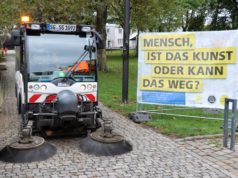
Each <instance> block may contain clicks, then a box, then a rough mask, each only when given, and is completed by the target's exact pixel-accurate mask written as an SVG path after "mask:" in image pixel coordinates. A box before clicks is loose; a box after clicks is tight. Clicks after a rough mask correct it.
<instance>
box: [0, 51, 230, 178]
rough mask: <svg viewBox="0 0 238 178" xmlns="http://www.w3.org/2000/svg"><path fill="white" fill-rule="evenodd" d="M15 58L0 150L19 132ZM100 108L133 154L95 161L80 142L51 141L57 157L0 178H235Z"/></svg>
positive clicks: (3, 171) (2, 169) (9, 168)
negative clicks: (83, 149)
mask: <svg viewBox="0 0 238 178" xmlns="http://www.w3.org/2000/svg"><path fill="white" fill-rule="evenodd" d="M13 57H14V56H13V55H10V56H8V63H7V64H8V72H7V73H5V74H4V76H5V78H4V79H3V82H6V84H5V88H6V90H7V93H6V94H5V103H6V104H5V107H4V113H3V114H2V115H1V117H0V119H1V120H0V123H2V122H3V123H4V124H3V125H4V127H3V129H2V130H4V131H1V139H0V146H4V144H6V143H7V142H8V140H11V138H13V137H15V136H16V134H17V132H16V130H17V129H18V128H19V117H18V116H17V114H16V107H15V106H16V104H15V102H16V101H15V98H14V81H13V80H14V79H13V78H14V77H13V76H14V74H13V73H12V72H13V71H12V70H13V68H14V67H12V66H13V65H14V62H13ZM1 82H2V81H1ZM101 108H102V110H103V114H104V116H105V117H110V118H113V120H114V125H115V127H116V128H117V130H118V131H119V132H120V133H122V134H123V135H124V136H125V137H126V138H127V140H128V141H129V142H130V143H131V144H132V145H133V151H131V152H130V153H128V154H124V155H120V156H114V157H96V156H90V155H87V154H84V153H82V152H81V151H80V149H79V147H78V143H79V140H80V138H61V139H51V140H48V141H49V142H50V143H52V144H54V145H55V146H56V147H57V154H56V155H54V156H53V157H52V158H50V159H48V160H47V161H42V162H34V163H28V164H11V163H4V162H0V177H81V178H84V177H100V178H101V177H141V178H146V177H151V178H154V177H158V178H159V177H163V178H166V177H167V178H171V177H174V178H179V177H180V178H181V177H188V178H189V177H190V178H197V177H204V178H209V177H212V178H217V177H221V178H227V177H235V176H232V175H231V174H230V173H229V172H227V171H226V170H225V169H223V168H222V166H219V165H215V164H214V163H213V162H211V161H209V160H206V159H204V157H202V156H200V155H198V154H196V153H194V152H192V151H190V150H189V149H187V148H184V147H182V146H181V144H179V143H176V142H175V141H173V140H171V139H169V138H167V137H165V136H162V135H161V134H158V133H156V132H154V131H153V130H150V129H145V128H142V127H141V126H140V125H137V124H135V123H132V122H131V121H129V120H127V119H126V118H124V117H122V116H120V115H119V114H117V113H114V112H112V111H111V110H110V109H108V108H106V107H104V106H101ZM5 134H6V135H5Z"/></svg>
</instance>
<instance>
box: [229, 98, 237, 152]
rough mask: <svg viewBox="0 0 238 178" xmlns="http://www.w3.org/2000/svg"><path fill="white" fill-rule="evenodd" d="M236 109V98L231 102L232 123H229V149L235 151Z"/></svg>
mask: <svg viewBox="0 0 238 178" xmlns="http://www.w3.org/2000/svg"><path fill="white" fill-rule="evenodd" d="M236 109H237V100H233V102H232V121H231V122H232V123H231V145H230V150H233V151H235V142H236V112H237V111H236Z"/></svg>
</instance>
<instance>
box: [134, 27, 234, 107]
mask: <svg viewBox="0 0 238 178" xmlns="http://www.w3.org/2000/svg"><path fill="white" fill-rule="evenodd" d="M237 47H238V31H219V32H188V33H141V34H140V37H139V58H138V87H137V102H138V103H145V104H166V105H180V106H181V105H183V106H192V107H204V108H224V99H225V98H231V99H237V96H238V95H237V94H238V75H237V74H238V65H237Z"/></svg>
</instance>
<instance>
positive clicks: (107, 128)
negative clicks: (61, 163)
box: [79, 120, 132, 156]
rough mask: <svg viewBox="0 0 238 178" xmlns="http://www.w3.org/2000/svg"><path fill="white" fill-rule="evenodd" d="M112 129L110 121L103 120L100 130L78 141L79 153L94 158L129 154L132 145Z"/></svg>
mask: <svg viewBox="0 0 238 178" xmlns="http://www.w3.org/2000/svg"><path fill="white" fill-rule="evenodd" d="M112 128H113V127H112V121H111V120H104V123H103V127H102V129H99V130H97V131H96V132H93V133H91V134H89V136H88V137H86V138H83V139H81V140H80V142H79V147H80V149H81V151H82V152H84V153H87V154H92V155H96V156H114V155H121V154H124V153H128V152H130V151H131V150H132V145H130V144H129V143H128V142H127V141H126V140H125V139H124V137H123V136H121V135H119V134H117V133H115V132H113V131H112Z"/></svg>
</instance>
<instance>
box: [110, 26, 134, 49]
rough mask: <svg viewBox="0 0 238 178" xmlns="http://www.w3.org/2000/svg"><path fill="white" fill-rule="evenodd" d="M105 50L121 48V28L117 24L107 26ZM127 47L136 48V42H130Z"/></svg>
mask: <svg viewBox="0 0 238 178" xmlns="http://www.w3.org/2000/svg"><path fill="white" fill-rule="evenodd" d="M106 31H107V41H106V47H107V49H120V48H122V47H123V28H121V27H120V26H119V25H117V24H107V25H106ZM129 46H130V48H131V49H133V48H135V47H136V40H130V43H129Z"/></svg>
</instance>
